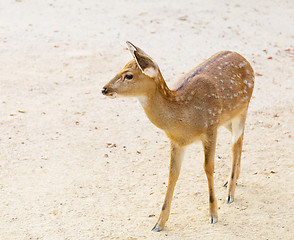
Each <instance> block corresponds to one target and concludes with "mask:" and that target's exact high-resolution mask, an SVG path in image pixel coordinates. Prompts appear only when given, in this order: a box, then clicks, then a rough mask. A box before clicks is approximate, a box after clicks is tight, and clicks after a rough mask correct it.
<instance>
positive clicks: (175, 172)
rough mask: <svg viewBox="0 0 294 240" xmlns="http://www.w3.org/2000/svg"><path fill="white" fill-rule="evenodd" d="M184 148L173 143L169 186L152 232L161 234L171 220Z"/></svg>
mask: <svg viewBox="0 0 294 240" xmlns="http://www.w3.org/2000/svg"><path fill="white" fill-rule="evenodd" d="M183 153H184V148H183V147H181V146H179V145H177V144H175V143H171V159H170V167H169V177H168V186H167V191H166V194H165V199H164V203H163V206H162V209H161V213H160V216H159V218H158V220H157V222H156V224H155V226H154V227H153V229H152V231H154V232H159V231H161V230H162V229H163V228H164V225H165V223H166V221H167V220H168V218H169V214H170V207H171V201H172V197H173V193H174V190H175V186H176V182H177V180H178V178H179V175H180V170H181V164H182V158H183Z"/></svg>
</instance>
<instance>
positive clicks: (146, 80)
mask: <svg viewBox="0 0 294 240" xmlns="http://www.w3.org/2000/svg"><path fill="white" fill-rule="evenodd" d="M127 46H128V48H129V50H130V52H131V53H132V55H133V57H134V59H132V60H131V61H129V62H128V63H127V64H126V65H125V66H124V68H123V69H122V70H121V71H120V72H119V73H118V74H117V75H116V76H115V77H114V78H113V79H112V80H110V81H109V82H108V83H107V84H106V85H105V86H104V87H103V89H102V94H104V95H106V96H112V97H115V96H116V95H121V96H134V97H136V96H142V95H146V94H147V91H152V89H155V87H156V84H155V81H156V78H158V76H161V74H160V71H159V68H158V65H157V64H156V63H155V62H154V61H153V60H152V58H151V57H149V56H148V55H147V54H146V53H145V52H144V51H143V50H142V49H140V48H138V47H136V46H135V45H133V44H132V43H130V42H127Z"/></svg>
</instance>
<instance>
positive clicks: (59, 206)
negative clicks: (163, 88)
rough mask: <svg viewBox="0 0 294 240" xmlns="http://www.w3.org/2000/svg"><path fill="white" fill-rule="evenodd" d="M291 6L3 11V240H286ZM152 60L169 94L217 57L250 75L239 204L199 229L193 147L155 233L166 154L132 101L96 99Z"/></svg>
mask: <svg viewBox="0 0 294 240" xmlns="http://www.w3.org/2000/svg"><path fill="white" fill-rule="evenodd" d="M293 12H294V4H293V1H291V0H288V1H287V0H276V1H256V0H254V1H253V0H249V1H243V2H241V1H198V0H197V1H184V0H183V1H155V0H150V1H119V0H116V1H112V0H109V1H104V0H103V1H101V0H99V1H94V0H93V1H90V0H89V1H86V0H85V1H82V0H81V1H70V0H62V1H55V0H48V1H37V0H16V1H13V0H11V1H8V0H7V1H4V0H3V1H1V2H0V49H1V53H0V131H1V135H0V239H293V238H294V229H293V224H294V217H293V213H294V190H293V189H294V184H293V183H294V181H293V179H294V174H293V170H294V163H293V149H294V144H293V139H294V133H293V129H294V107H293V102H294V87H293V83H294V81H293V76H294V14H293ZM126 40H130V41H132V42H133V43H134V44H136V45H138V46H140V47H141V48H142V49H144V50H145V51H146V52H147V53H148V54H150V55H151V56H152V57H153V58H154V59H155V60H156V61H157V62H158V64H159V66H160V67H161V71H162V73H163V75H164V77H165V78H166V79H167V80H166V81H167V83H168V85H169V86H172V85H173V84H174V83H175V82H176V81H177V78H179V77H180V76H182V74H184V73H185V72H187V71H189V70H190V69H192V68H193V67H195V66H196V65H198V64H199V63H200V62H202V61H203V60H204V59H206V58H208V57H210V56H211V55H212V54H214V53H215V52H217V51H220V50H234V51H237V52H239V53H241V54H242V55H244V56H245V57H246V58H247V59H248V61H249V62H251V63H252V66H253V68H254V70H255V72H256V73H257V77H256V84H255V90H254V94H253V98H252V102H251V105H250V108H249V114H248V120H247V124H246V132H245V140H244V151H243V160H242V171H241V176H240V180H239V184H238V187H237V190H236V199H235V202H234V203H233V204H231V205H226V204H225V196H226V190H225V189H224V188H223V187H222V184H223V183H224V182H225V180H226V178H227V176H228V174H229V169H230V158H231V152H230V135H229V133H228V132H227V131H225V129H220V131H219V138H218V145H217V154H216V170H215V179H216V180H215V185H216V187H215V189H216V195H217V198H218V205H219V222H218V223H217V224H215V225H210V224H208V193H207V182H206V177H205V174H204V170H203V167H202V163H203V152H202V148H201V145H200V144H193V145H191V146H189V148H188V149H187V152H186V155H185V161H184V163H183V167H182V172H181V176H180V179H179V181H178V184H177V187H176V191H175V196H174V199H173V204H172V212H171V216H170V219H169V221H168V222H167V224H166V228H165V230H164V231H163V232H160V233H153V232H151V231H150V230H151V228H152V227H153V225H154V224H155V222H156V218H157V216H158V214H159V211H160V208H161V205H162V202H163V198H164V193H165V190H166V186H167V184H166V183H167V178H168V166H169V145H168V140H167V138H166V136H165V135H164V134H163V133H162V132H161V131H160V130H159V129H157V128H156V127H155V126H153V125H152V124H151V123H150V122H149V120H148V119H147V117H146V116H145V114H144V112H143V110H142V108H141V106H140V105H139V104H138V102H137V100H136V99H131V98H130V99H116V100H112V99H108V98H105V97H103V96H102V95H101V92H100V91H101V88H102V86H103V85H104V84H105V83H106V82H107V81H108V80H110V79H111V78H112V77H113V76H114V75H115V74H116V73H117V72H118V71H119V70H120V68H121V67H123V66H124V64H125V63H126V62H127V61H128V60H130V59H131V55H130V53H129V52H128V51H126V45H125V41H126Z"/></svg>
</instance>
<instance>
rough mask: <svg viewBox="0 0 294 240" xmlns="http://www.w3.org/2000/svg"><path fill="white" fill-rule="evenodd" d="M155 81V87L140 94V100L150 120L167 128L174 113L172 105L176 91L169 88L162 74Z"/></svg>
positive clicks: (162, 127)
mask: <svg viewBox="0 0 294 240" xmlns="http://www.w3.org/2000/svg"><path fill="white" fill-rule="evenodd" d="M154 82H155V87H154V88H153V89H152V90H148V92H146V94H144V95H142V96H139V97H138V100H139V102H140V103H141V105H142V107H143V109H144V111H145V113H146V115H147V117H148V118H149V119H150V121H151V122H152V123H153V124H154V125H156V126H157V127H159V128H161V129H166V128H167V127H168V123H169V122H170V120H171V119H172V118H173V115H174V113H173V111H172V109H173V107H172V105H173V104H174V95H175V93H174V92H173V91H172V90H170V89H169V88H168V86H167V85H166V82H165V81H164V79H163V77H162V75H161V74H159V76H158V77H157V78H156V79H155V81H154Z"/></svg>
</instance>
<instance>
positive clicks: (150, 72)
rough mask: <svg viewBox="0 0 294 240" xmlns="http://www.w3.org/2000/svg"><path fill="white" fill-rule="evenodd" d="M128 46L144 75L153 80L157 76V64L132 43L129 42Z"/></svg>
mask: <svg viewBox="0 0 294 240" xmlns="http://www.w3.org/2000/svg"><path fill="white" fill-rule="evenodd" d="M126 43H127V46H128V49H129V50H130V52H131V53H132V55H133V57H134V58H135V60H136V62H137V64H138V66H139V68H140V69H141V71H142V73H144V74H145V75H147V76H149V77H151V78H153V77H155V75H156V70H157V68H158V67H157V64H156V63H155V62H154V61H153V60H152V58H151V57H149V56H148V54H147V53H145V52H144V51H143V50H142V49H141V48H138V47H136V46H135V45H134V44H132V43H131V42H129V41H127V42H126Z"/></svg>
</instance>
